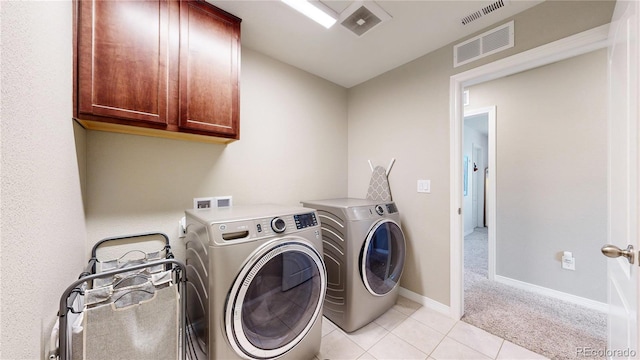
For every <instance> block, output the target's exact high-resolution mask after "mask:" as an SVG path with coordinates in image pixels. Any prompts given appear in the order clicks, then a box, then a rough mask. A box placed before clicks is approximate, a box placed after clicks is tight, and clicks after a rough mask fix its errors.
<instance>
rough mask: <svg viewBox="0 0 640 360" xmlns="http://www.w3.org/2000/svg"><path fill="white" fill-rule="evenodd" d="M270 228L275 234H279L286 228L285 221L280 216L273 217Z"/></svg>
mask: <svg viewBox="0 0 640 360" xmlns="http://www.w3.org/2000/svg"><path fill="white" fill-rule="evenodd" d="M271 230H273V231H274V232H275V233H276V234H281V233H283V232H284V231H285V230H287V223H286V222H284V220H282V218H281V217H274V218H273V219H271Z"/></svg>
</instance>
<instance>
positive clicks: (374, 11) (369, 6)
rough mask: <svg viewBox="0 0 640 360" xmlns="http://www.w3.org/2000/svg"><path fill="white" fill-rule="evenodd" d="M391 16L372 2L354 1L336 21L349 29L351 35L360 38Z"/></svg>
mask: <svg viewBox="0 0 640 360" xmlns="http://www.w3.org/2000/svg"><path fill="white" fill-rule="evenodd" d="M390 19H391V15H389V14H387V12H386V11H384V9H382V8H381V7H380V6H379V5H378V4H376V3H375V2H373V1H355V2H353V3H352V4H351V5H350V6H349V7H347V8H346V9H345V10H344V11H343V12H342V13H340V19H339V20H338V21H339V22H340V24H342V26H344V27H345V28H347V29H349V31H351V33H353V34H355V35H357V36H362V35H364V34H365V33H367V32H368V31H369V30H371V29H373V28H374V27H376V26H378V25H380V24H381V23H383V22H385V21H387V20H390Z"/></svg>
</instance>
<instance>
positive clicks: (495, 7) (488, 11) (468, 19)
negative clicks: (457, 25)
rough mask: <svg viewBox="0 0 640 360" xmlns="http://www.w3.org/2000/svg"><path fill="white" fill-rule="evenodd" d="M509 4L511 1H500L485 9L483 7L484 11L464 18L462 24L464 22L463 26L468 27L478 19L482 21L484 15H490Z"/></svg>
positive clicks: (481, 10)
mask: <svg viewBox="0 0 640 360" xmlns="http://www.w3.org/2000/svg"><path fill="white" fill-rule="evenodd" d="M508 2H509V0H498V1H496V2H494V3H492V4H489V5H487V6H485V7H483V8H482V9H480V10H478V11H476V12H473V13H471V14H469V15H467V16H465V17H463V18H462V19H461V20H460V22H462V25H467V24H468V23H470V22H472V21H476V20H478V19H480V18H481V17H483V16H484V15H489V14H491V13H492V12H494V11H496V10H498V9H500V8H503V7H504V6H505V5H507V4H508Z"/></svg>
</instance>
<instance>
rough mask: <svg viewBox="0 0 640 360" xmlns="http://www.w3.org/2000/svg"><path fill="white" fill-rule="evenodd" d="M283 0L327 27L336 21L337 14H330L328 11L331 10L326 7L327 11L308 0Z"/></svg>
mask: <svg viewBox="0 0 640 360" xmlns="http://www.w3.org/2000/svg"><path fill="white" fill-rule="evenodd" d="M282 2H283V3H285V4H287V5H289V6H291V7H292V8H294V9H296V10H298V11H299V12H301V13H302V14H304V15H305V16H307V17H308V18H310V19H312V20H313V21H315V22H317V23H318V24H320V25H322V26H324V27H325V28H327V29H328V28H330V27H331V26H333V24H335V23H336V17H337V16H332V15H329V13H328V11H330V9H326V11H323V10H321V9H320V8H319V7H318V6H316V5H314V4H312V3H311V2H309V1H308V0H282ZM317 4H318V5H321V6H322V4H321V3H319V2H318V3H317Z"/></svg>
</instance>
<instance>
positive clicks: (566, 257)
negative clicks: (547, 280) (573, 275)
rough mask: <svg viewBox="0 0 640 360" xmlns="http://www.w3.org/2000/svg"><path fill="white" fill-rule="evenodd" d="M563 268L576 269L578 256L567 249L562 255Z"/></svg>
mask: <svg viewBox="0 0 640 360" xmlns="http://www.w3.org/2000/svg"><path fill="white" fill-rule="evenodd" d="M562 268H563V269H566V270H573V271H575V270H576V258H574V257H573V254H572V253H571V252H569V251H565V252H564V254H563V255H562Z"/></svg>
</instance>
